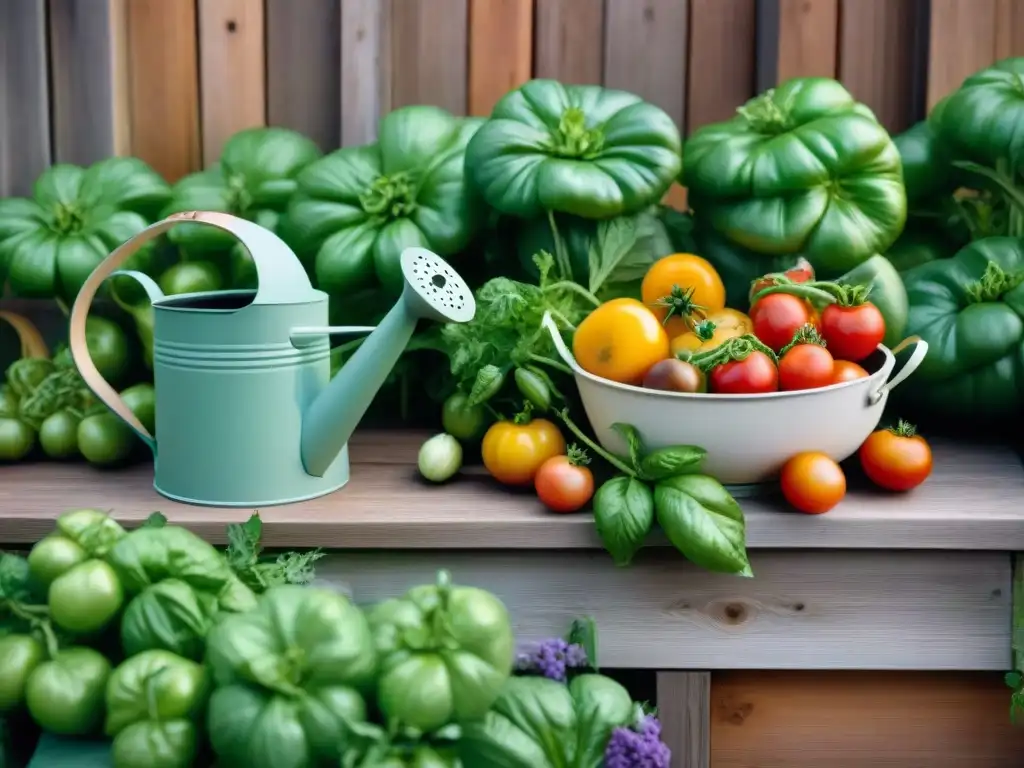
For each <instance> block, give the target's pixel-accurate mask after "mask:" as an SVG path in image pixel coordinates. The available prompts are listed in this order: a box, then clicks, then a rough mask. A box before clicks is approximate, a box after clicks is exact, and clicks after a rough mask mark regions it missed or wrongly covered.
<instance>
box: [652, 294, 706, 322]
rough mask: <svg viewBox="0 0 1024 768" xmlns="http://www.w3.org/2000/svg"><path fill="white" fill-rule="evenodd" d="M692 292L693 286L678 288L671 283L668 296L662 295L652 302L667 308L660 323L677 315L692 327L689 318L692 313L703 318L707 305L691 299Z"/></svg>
mask: <svg viewBox="0 0 1024 768" xmlns="http://www.w3.org/2000/svg"><path fill="white" fill-rule="evenodd" d="M693 292H694V289H693V288H680V287H679V286H678V285H673V286H672V290H671V291H669V294H668V296H662V297H661V298H660V299H658V300H657V301H656V302H654V304H655V306H657V307H667V308H668V312H666V313H665V318H664V319H663V320H662V321H661V323H662V325H665V324H666V323H668V321H669V318H672V317H676V316H679V317H681V318H682V319H683V320H684V321H685V322H686V324H687V325H688V326H690V327H691V328H692V327H693V322H692V321H691V319H690V318H691V316H692V315H697V317H698V318H699V319H701V320H703V319H704V313H705V312H706V311H707V307H703V306H701V305H700V304H696V303H695V302H694V301H693Z"/></svg>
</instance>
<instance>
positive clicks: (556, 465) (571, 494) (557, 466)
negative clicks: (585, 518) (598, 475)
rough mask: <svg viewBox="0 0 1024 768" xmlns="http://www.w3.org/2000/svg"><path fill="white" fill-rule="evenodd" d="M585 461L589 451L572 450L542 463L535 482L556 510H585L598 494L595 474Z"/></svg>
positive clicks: (548, 504)
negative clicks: (592, 498)
mask: <svg viewBox="0 0 1024 768" xmlns="http://www.w3.org/2000/svg"><path fill="white" fill-rule="evenodd" d="M584 460H585V454H583V453H582V452H579V451H573V449H569V455H568V456H552V457H551V458H550V459H548V460H547V461H545V462H544V463H543V464H541V465H540V469H538V470H537V476H536V477H535V478H534V481H533V485H534V488H536V489H537V497H538V498H539V499H540V500H541V502H543V504H544V506H546V507H547V508H548V509H550V510H551V511H552V512H575V511H577V510H579V509H583V507H584V506H585V505H586V503H587V502H588V501H590V499H591V497H592V496H593V495H594V475H593V473H592V472H591V471H590V470H589V469H587V467H586V466H585V464H584Z"/></svg>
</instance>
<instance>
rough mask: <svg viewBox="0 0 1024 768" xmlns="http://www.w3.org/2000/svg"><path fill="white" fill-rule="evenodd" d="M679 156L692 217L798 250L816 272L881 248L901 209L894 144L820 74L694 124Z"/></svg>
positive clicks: (899, 225) (770, 250) (744, 242)
mask: <svg viewBox="0 0 1024 768" xmlns="http://www.w3.org/2000/svg"><path fill="white" fill-rule="evenodd" d="M683 158H684V163H683V179H682V181H683V183H684V184H685V186H686V187H687V188H688V190H689V197H688V199H689V202H690V206H691V207H692V208H693V210H694V212H695V216H696V217H697V218H698V220H705V221H706V222H707V223H709V224H710V225H711V226H713V227H714V228H715V229H716V230H717V231H718V232H719V233H721V234H722V235H724V236H725V237H726V238H727V239H728V240H730V241H732V242H734V243H736V244H738V245H741V246H743V247H745V248H748V249H750V250H752V251H754V252H756V253H761V254H765V255H771V256H782V255H796V254H799V255H802V256H804V257H806V258H807V260H808V261H810V262H811V265H812V266H813V267H814V268H815V270H816V271H818V272H819V273H820V275H821V276H822V277H832V276H835V275H838V274H842V273H843V272H846V271H848V270H850V269H852V268H853V267H855V266H856V265H857V264H859V263H860V262H862V261H864V260H865V259H867V258H869V257H871V256H873V255H874V254H876V253H883V252H885V250H886V249H887V248H888V247H889V246H890V245H891V244H892V242H893V241H894V240H895V239H896V237H897V236H898V235H899V233H900V231H902V229H903V224H904V222H905V220H906V217H907V199H906V192H905V190H904V187H903V174H902V170H901V163H900V154H899V152H898V151H897V149H896V145H895V144H893V142H892V139H891V138H890V137H889V134H888V133H887V132H886V130H885V128H883V127H882V126H881V125H880V124H879V123H878V121H877V120H876V119H875V117H874V115H873V114H872V113H871V111H870V110H869V109H868V108H867V107H865V106H864V105H863V104H859V103H858V102H856V101H855V100H854V98H853V97H852V96H851V95H850V94H849V93H848V92H847V91H846V90H845V89H844V88H843V86H842V85H840V84H839V83H837V82H836V81H835V80H831V79H828V78H817V77H808V78H795V79H793V80H789V81H787V82H785V83H783V84H782V85H780V86H779V87H778V88H774V89H771V90H769V91H767V92H765V93H764V94H762V95H760V96H757V97H755V98H754V99H752V100H750V101H749V102H747V104H746V105H745V106H743V107H741V108H740V109H739V110H738V114H737V115H736V117H734V118H732V119H730V120H728V121H726V122H722V123H714V124H711V125H707V126H704V127H702V128H699V129H698V130H697V131H695V132H694V133H693V134H692V135H691V136H690V138H689V139H688V140H687V141H686V144H685V146H684V148H683Z"/></svg>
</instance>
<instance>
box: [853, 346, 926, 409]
mask: <svg viewBox="0 0 1024 768" xmlns="http://www.w3.org/2000/svg"><path fill="white" fill-rule="evenodd" d="M911 344H913V345H914V351H913V352H911V353H910V359H909V360H907V362H906V364H905V365H904V366H903V367H902V368H900V369H899V371H897V372H896V375H895V376H893V377H892V378H891V379H889V380H888V381H886V382H885V383H884V384H882V386H880V387H879V388H878V389H876V390H875V391H874V392H872V393H871V394H869V395H868V404H869V405H876V404H877V403H878V402H879V401H880V400H881V399H882V398H883V397H885V396H886V395H887V394H888V393H889V392H891V391H892V390H894V389H896V387H898V386H899V385H900V384H902V383H903V382H904V381H906V380H907V377H908V376H910V374H912V373H913V372H914V371H916V370H917V367H918V366H919V365H921V363H922V362H924V357H925V355H927V354H928V342H927V341H925V340H924V339H922V338H921V337H920V336H908V337H907V338H905V339H904V340H903V341H901V342H900V343H899V344H897V345H896V346H895V347H893V349H892V350H891V351H892V354H893V355H898V354H899V353H900V352H902V351H903V350H904V349H906V348H907V347H909V346H910V345H911Z"/></svg>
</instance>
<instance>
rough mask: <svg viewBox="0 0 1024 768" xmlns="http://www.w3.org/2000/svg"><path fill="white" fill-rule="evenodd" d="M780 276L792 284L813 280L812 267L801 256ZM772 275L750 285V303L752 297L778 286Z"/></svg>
mask: <svg viewBox="0 0 1024 768" xmlns="http://www.w3.org/2000/svg"><path fill="white" fill-rule="evenodd" d="M782 276H783V277H785V278H787V279H788V280H791V281H792V282H794V283H807V282H810V281H811V280H813V279H814V267H812V266H811V262H809V261H808V260H807V259H805V258H804V257H803V256H801V257H800V258H799V259H797V262H796V264H794V265H793V266H792V267H790V268H789V269H787V270H786V271H785V272H783V273H782ZM778 282H779V281H778V280H776V279H775V276H774V275H765V276H764V277H760V278H758V279H757V280H755V281H754V282H753V283H751V284H750V303H751V304H753V303H754V296H756V295H757V294H758V293H760V292H761V291H763V290H764V289H765V288H768V287H770V286H773V285H778Z"/></svg>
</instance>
